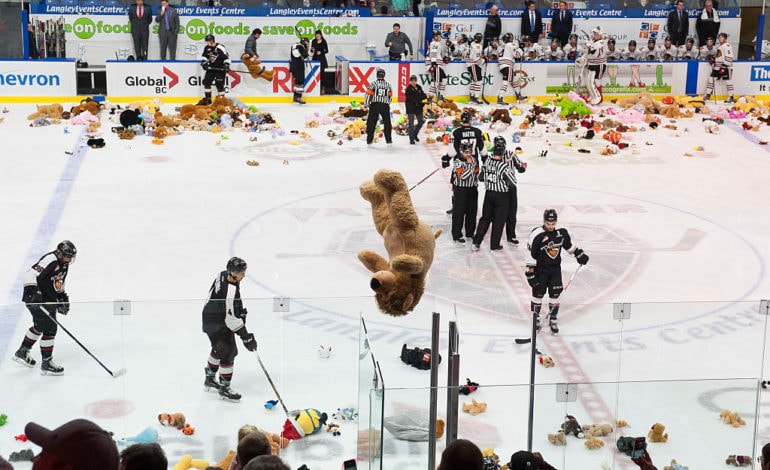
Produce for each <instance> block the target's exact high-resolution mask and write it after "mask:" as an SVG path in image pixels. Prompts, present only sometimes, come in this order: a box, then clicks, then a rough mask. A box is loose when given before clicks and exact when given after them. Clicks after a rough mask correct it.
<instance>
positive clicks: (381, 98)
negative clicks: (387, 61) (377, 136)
mask: <svg viewBox="0 0 770 470" xmlns="http://www.w3.org/2000/svg"><path fill="white" fill-rule="evenodd" d="M392 97H393V90H392V89H391V88H390V83H388V82H386V81H385V70H384V69H377V80H375V81H373V82H372V83H370V84H369V86H368V87H367V88H366V98H365V99H364V105H365V106H367V107H368V108H369V117H367V118H366V144H367V145H371V143H372V142H374V127H375V126H376V125H377V120H378V119H379V118H382V128H383V132H384V134H385V142H387V143H388V145H392V144H393V139H392V136H391V130H392V126H391V123H390V101H391V99H392Z"/></svg>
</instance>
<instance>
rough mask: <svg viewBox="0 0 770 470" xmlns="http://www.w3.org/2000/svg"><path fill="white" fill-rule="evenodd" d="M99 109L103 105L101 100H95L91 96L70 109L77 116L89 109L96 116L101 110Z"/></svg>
mask: <svg viewBox="0 0 770 470" xmlns="http://www.w3.org/2000/svg"><path fill="white" fill-rule="evenodd" d="M99 109H101V105H100V104H99V102H97V101H94V100H93V99H91V98H86V99H84V100H82V101H81V102H80V104H79V105H77V106H73V107H72V109H70V113H71V114H72V115H73V116H77V115H78V114H80V113H82V112H83V111H88V112H90V113H91V114H93V115H94V116H96V113H98V112H99Z"/></svg>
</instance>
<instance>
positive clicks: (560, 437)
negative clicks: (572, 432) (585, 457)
mask: <svg viewBox="0 0 770 470" xmlns="http://www.w3.org/2000/svg"><path fill="white" fill-rule="evenodd" d="M548 442H550V443H551V444H553V445H555V446H566V445H567V436H566V435H564V431H559V432H557V433H556V434H548Z"/></svg>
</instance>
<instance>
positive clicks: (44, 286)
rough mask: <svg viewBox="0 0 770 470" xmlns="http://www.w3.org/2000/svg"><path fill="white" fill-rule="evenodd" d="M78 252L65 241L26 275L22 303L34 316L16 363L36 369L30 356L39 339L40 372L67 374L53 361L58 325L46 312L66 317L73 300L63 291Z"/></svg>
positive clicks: (71, 244)
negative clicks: (41, 359)
mask: <svg viewBox="0 0 770 470" xmlns="http://www.w3.org/2000/svg"><path fill="white" fill-rule="evenodd" d="M77 252H78V250H77V249H76V248H75V245H74V244H73V243H72V242H71V241H69V240H64V241H63V242H61V243H59V244H58V245H57V246H56V250H54V251H51V252H49V253H46V254H44V255H43V257H42V258H40V259H39V260H38V262H37V263H35V264H33V265H32V267H31V268H30V269H29V270H28V271H27V273H26V274H25V275H24V293H23V296H22V300H23V301H24V303H25V304H26V305H27V309H28V310H29V312H30V313H31V314H32V326H31V327H29V330H27V333H26V334H25V335H24V340H23V341H22V342H21V347H19V349H18V351H16V353H15V354H14V355H13V360H14V361H16V362H18V363H19V364H23V365H25V366H27V367H33V366H34V365H35V364H36V361H35V360H34V359H32V357H31V356H30V349H32V346H34V345H35V343H36V342H37V340H40V354H41V356H42V358H43V361H42V363H41V364H40V371H41V373H42V374H43V375H62V374H64V367H62V366H60V365H58V364H56V363H55V362H54V360H53V344H54V339H55V338H56V330H57V326H58V325H57V324H56V322H54V321H53V320H51V319H50V318H48V315H46V314H45V312H44V311H43V309H45V310H46V311H47V312H48V314H49V315H51V317H53V318H56V314H57V313H61V314H62V315H66V314H67V313H68V312H69V310H70V299H69V295H67V292H66V291H65V290H64V281H65V280H66V279H67V273H68V272H69V266H70V264H72V263H74V262H75V256H76V255H77ZM41 337H42V338H41Z"/></svg>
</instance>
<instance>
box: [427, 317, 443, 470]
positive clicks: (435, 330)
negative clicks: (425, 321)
mask: <svg viewBox="0 0 770 470" xmlns="http://www.w3.org/2000/svg"><path fill="white" fill-rule="evenodd" d="M440 320H441V315H440V314H439V313H438V312H433V326H432V328H431V341H430V413H429V414H430V417H429V418H428V419H429V422H428V468H436V416H437V412H438V410H437V408H438V337H439V324H440V323H439V322H440Z"/></svg>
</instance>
